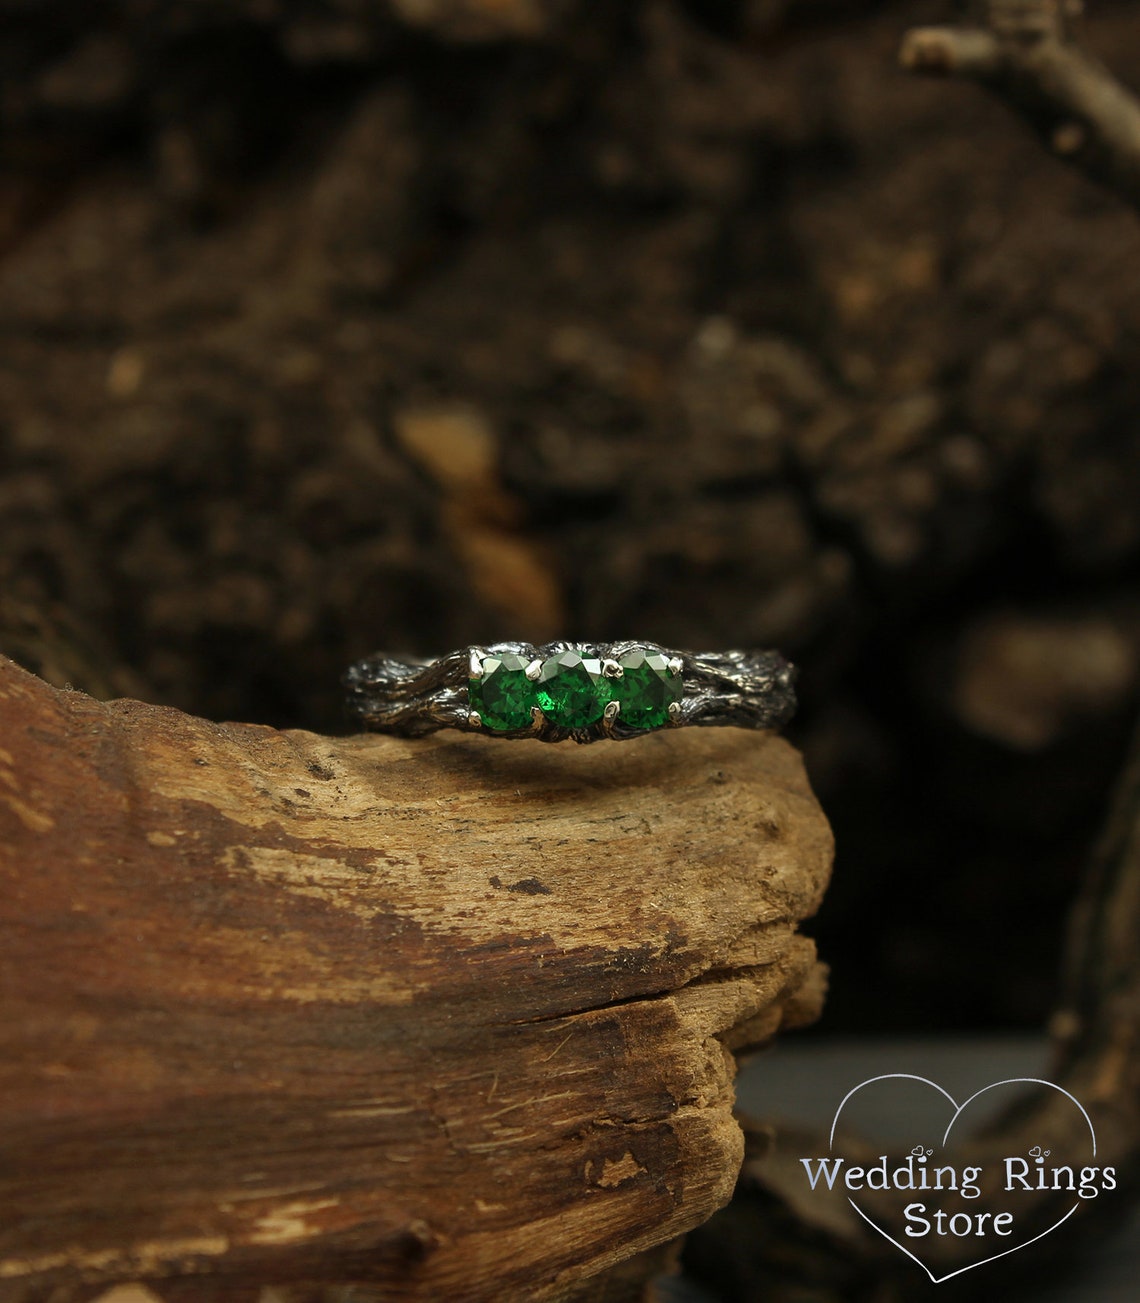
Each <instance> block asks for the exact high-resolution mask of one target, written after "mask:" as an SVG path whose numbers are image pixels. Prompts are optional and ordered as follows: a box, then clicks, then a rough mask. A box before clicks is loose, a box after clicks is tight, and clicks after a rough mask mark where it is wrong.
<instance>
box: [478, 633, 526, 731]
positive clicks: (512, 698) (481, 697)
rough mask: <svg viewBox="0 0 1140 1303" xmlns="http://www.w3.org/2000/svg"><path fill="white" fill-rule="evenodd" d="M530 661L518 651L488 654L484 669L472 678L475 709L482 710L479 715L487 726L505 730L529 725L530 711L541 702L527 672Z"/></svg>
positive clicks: (483, 665)
mask: <svg viewBox="0 0 1140 1303" xmlns="http://www.w3.org/2000/svg"><path fill="white" fill-rule="evenodd" d="M527 663H528V662H527V659H526V657H525V656H518V655H516V654H515V653H514V652H500V653H499V654H498V655H494V656H485V657H484V658H483V661H482V669H483V673H482V674H481V675H480V677H479V678H477V679H470V680H469V681H468V685H467V697H468V700H469V701H470V703H471V709H472V710H475V711H478V712H479V718H480V719H481V720H482V721H483V723H484V724H485V725H486V726H487V728H491V729H494V730H495V731H496V732H497V733H505V732H507V731H508V730H510V729H514V728H527V727H529V725H530V723H531V713H530V712H531V709H532V708H533V707H534V706H535V705H536V704H537V703H536V701H535V699H534V684H533V683H532V682H531V681H530V679H528V678H527V676H526V667H527Z"/></svg>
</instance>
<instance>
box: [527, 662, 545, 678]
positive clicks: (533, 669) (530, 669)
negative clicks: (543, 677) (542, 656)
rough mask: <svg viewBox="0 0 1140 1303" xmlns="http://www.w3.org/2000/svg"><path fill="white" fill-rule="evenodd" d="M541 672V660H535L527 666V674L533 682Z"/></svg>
mask: <svg viewBox="0 0 1140 1303" xmlns="http://www.w3.org/2000/svg"><path fill="white" fill-rule="evenodd" d="M541 673H542V662H541V661H540V660H533V661H531V663H530V664H529V665H528V666H527V667H526V676H527V678H528V679H530V681H531V682H532V683H533V682H534V681H535V679H537V678H538V676H539V674H541Z"/></svg>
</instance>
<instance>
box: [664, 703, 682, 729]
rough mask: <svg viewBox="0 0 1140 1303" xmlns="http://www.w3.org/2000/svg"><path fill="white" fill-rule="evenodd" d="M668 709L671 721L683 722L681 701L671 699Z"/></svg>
mask: <svg viewBox="0 0 1140 1303" xmlns="http://www.w3.org/2000/svg"><path fill="white" fill-rule="evenodd" d="M666 709H667V710H668V712H669V723H670V724H679V723H680V722H681V703H680V702H679V701H671V702H670V703H669V705H668V707H667V708H666Z"/></svg>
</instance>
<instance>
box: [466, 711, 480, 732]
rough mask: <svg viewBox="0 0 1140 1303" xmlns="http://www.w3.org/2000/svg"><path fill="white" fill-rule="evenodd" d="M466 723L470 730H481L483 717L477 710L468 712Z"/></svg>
mask: <svg viewBox="0 0 1140 1303" xmlns="http://www.w3.org/2000/svg"><path fill="white" fill-rule="evenodd" d="M467 722H468V724H470V725H471V727H472V728H482V727H483V716H482V715H480V714H479V712H478V711H477V710H469V711H468V712H467Z"/></svg>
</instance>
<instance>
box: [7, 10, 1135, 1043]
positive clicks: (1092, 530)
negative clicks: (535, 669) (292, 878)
mask: <svg viewBox="0 0 1140 1303" xmlns="http://www.w3.org/2000/svg"><path fill="white" fill-rule="evenodd" d="M1091 8H1092V10H1093V12H1092V15H1091V16H1090V18H1089V20H1088V22H1087V24H1086V32H1085V37H1086V39H1087V42H1088V44H1089V45H1090V46H1091V48H1093V49H1095V50H1097V51H1099V52H1100V53H1101V54H1102V55H1103V56H1104V57H1105V58H1106V59H1107V61H1108V62H1109V63H1110V64H1111V66H1112V67H1113V69H1114V71H1115V72H1116V73H1117V74H1118V75H1119V76H1120V77H1121V79H1122V80H1124V81H1125V82H1126V83H1128V84H1130V85H1132V86H1140V5H1137V4H1136V3H1125V2H1124V0H1118V2H1117V3H1112V2H1110V0H1104V2H1102V3H1095V4H1093V5H1091ZM956 12H957V11H956V10H955V7H954V6H953V5H951V4H946V3H933V2H931V3H917V2H916V3H894V4H888V3H879V4H872V3H861V4H856V3H854V0H850V2H848V3H844V2H843V0H830V2H829V0H807V2H805V3H782V2H781V0H751V2H745V0H739V2H736V0H720V2H715V0H708V2H706V3H699V2H698V0H690V2H689V3H684V2H682V0H627V2H625V3H613V4H604V5H601V4H588V3H585V2H584V0H549V2H547V0H391V2H390V3H383V2H382V0H326V2H325V3H320V2H318V0H310V2H307V3H306V2H305V0H245V2H244V3H235V2H229V3H221V2H218V3H210V2H207V0H163V3H157V2H156V3H146V2H144V0H118V2H110V0H108V2H107V3H103V4H80V3H75V2H74V0H73V2H71V3H64V2H60V3H37V4H32V3H22V2H20V0H0V80H2V87H0V254H2V259H0V648H2V649H3V650H4V651H5V652H7V653H9V654H11V655H13V656H15V657H17V658H18V659H20V660H21V661H22V662H23V663H24V664H26V665H28V666H30V667H31V668H33V669H35V670H37V671H38V672H40V673H42V674H43V675H44V676H45V677H47V678H48V679H49V680H50V681H52V682H54V683H57V684H62V683H72V684H74V685H75V686H77V687H81V688H84V689H87V690H88V691H90V692H93V693H95V694H96V695H113V694H120V693H128V694H132V695H137V696H141V697H143V698H145V699H148V700H154V701H160V702H166V703H170V704H174V705H177V706H179V707H181V708H183V709H185V710H189V711H194V712H198V713H200V714H203V715H206V716H209V717H212V718H219V719H221V718H240V719H245V720H253V721H262V722H267V723H273V724H288V725H301V726H304V727H308V728H313V729H318V730H334V731H336V730H343V729H344V728H345V727H346V724H345V722H344V720H343V717H342V715H341V712H340V704H339V697H338V689H337V679H338V675H339V673H340V671H341V669H342V668H343V666H344V665H345V664H346V663H347V662H348V661H349V660H351V659H353V658H355V657H357V656H359V655H362V654H363V653H365V652H367V651H370V650H372V649H374V648H376V647H381V646H386V647H390V648H396V649H408V650H412V651H421V652H425V653H431V652H436V651H443V650H448V649H451V648H453V647H456V646H460V645H463V644H465V643H468V642H472V641H477V640H490V639H494V638H496V637H524V638H533V639H535V640H541V639H544V638H547V637H551V636H556V635H561V634H565V635H568V636H577V637H583V638H591V637H598V638H612V637H625V636H635V637H637V636H645V637H647V638H652V639H656V640H659V641H661V642H664V643H667V644H671V645H676V646H692V647H697V648H715V647H721V646H731V645H744V644H760V645H775V646H779V647H781V648H782V649H784V650H785V651H786V652H788V653H789V654H790V655H792V656H793V657H794V658H795V659H796V660H797V661H798V662H799V663H800V665H801V666H802V671H803V673H802V694H803V707H802V711H801V714H800V717H799V720H798V722H797V724H796V725H795V728H794V730H793V737H794V739H795V740H796V742H797V743H798V744H799V745H801V746H802V747H804V749H805V751H806V754H807V758H808V762H809V768H810V772H811V774H812V776H813V780H814V783H815V785H816V787H817V790H818V791H819V793H820V796H821V799H822V800H823V802H824V805H825V808H826V809H827V810H828V811H829V813H830V815H831V817H832V819H833V822H834V825H835V831H836V835H837V838H838V846H839V855H838V861H837V871H836V876H835V881H834V886H833V888H832V892H831V895H830V898H829V901H828V903H827V904H826V905H825V907H824V911H823V913H822V915H821V916H820V918H819V920H818V922H817V924H816V925H815V930H816V932H817V935H818V936H819V938H820V943H821V949H822V951H823V954H824V956H825V958H827V959H829V960H830V961H831V962H832V964H833V968H834V990H833V993H832V996H831V1000H830V1004H829V1011H828V1013H827V1015H826V1016H825V1020H824V1022H823V1024H822V1026H821V1030H822V1031H824V1032H836V1031H852V1032H868V1031H873V1030H904V1029H905V1030H910V1031H915V1032H921V1033H932V1032H937V1031H941V1030H946V1029H962V1028H998V1027H1002V1028H1010V1027H1027V1026H1037V1025H1039V1024H1040V1023H1041V1021H1042V1020H1043V1018H1044V1017H1045V1015H1046V1013H1047V1011H1048V1008H1049V1005H1050V1002H1051V999H1052V997H1053V982H1054V974H1055V972H1056V969H1057V963H1058V947H1059V944H1060V939H1061V920H1062V915H1063V910H1064V906H1065V904H1066V902H1067V901H1068V900H1069V898H1070V897H1071V895H1072V893H1073V890H1074V887H1075V883H1076V880H1077V876H1078V873H1079V870H1080V864H1081V859H1082V856H1083V855H1084V853H1085V851H1086V849H1087V847H1088V844H1089V840H1090V837H1091V835H1092V832H1093V830H1094V829H1095V827H1096V824H1097V821H1098V819H1099V818H1100V816H1101V813H1102V811H1103V806H1104V801H1105V797H1106V789H1107V784H1108V783H1109V781H1110V778H1111V776H1112V774H1113V772H1114V770H1115V768H1116V767H1117V765H1118V763H1119V760H1120V757H1121V754H1122V749H1123V744H1124V739H1125V736H1126V734H1127V731H1128V726H1129V721H1130V718H1131V715H1132V712H1133V710H1134V706H1135V701H1136V695H1137V687H1138V683H1137V678H1138V675H1137V653H1138V650H1140V568H1138V560H1140V429H1138V418H1137V413H1138V411H1140V376H1138V374H1137V367H1136V359H1137V356H1138V351H1140V349H1138V346H1140V275H1138V269H1140V228H1138V226H1137V221H1136V218H1135V215H1134V214H1132V213H1130V212H1129V211H1127V210H1126V209H1125V208H1124V206H1123V205H1122V204H1121V203H1120V202H1119V201H1117V200H1116V199H1114V198H1112V197H1111V196H1109V195H1107V194H1104V193H1102V192H1100V191H1097V190H1096V189H1094V188H1093V187H1092V186H1091V185H1090V184H1088V183H1087V182H1085V181H1083V180H1081V179H1079V178H1078V177H1076V176H1074V175H1072V174H1071V173H1069V172H1068V171H1066V170H1065V169H1063V168H1062V166H1061V165H1060V164H1058V163H1056V162H1053V161H1051V160H1050V159H1049V158H1047V157H1045V155H1044V154H1043V153H1042V151H1041V150H1040V149H1039V148H1038V146H1037V143H1036V142H1035V141H1034V140H1033V139H1032V138H1031V137H1030V135H1029V134H1028V132H1027V131H1026V130H1025V129H1024V128H1022V127H1021V126H1020V125H1019V124H1018V123H1017V122H1015V121H1014V120H1013V119H1012V118H1010V117H1008V116H1007V114H1006V113H1005V112H1004V111H1003V110H1002V109H1001V108H1000V107H998V106H997V105H996V104H994V103H993V102H991V101H990V100H988V99H987V98H985V96H984V95H983V94H982V92H980V91H978V90H977V89H975V88H972V87H969V86H964V85H958V84H950V83H927V82H918V81H915V80H912V79H910V78H908V77H907V76H906V75H905V74H903V73H902V72H900V71H898V70H897V69H896V63H895V55H896V50H897V46H898V42H899V39H900V37H901V35H902V34H903V32H904V31H905V30H906V29H907V28H908V27H909V26H911V25H912V24H913V23H915V22H919V21H941V20H945V19H953V17H954V16H955V13H956ZM852 938H857V939H858V940H857V942H856V941H854V940H852ZM869 938H870V940H868V939H869Z"/></svg>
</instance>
